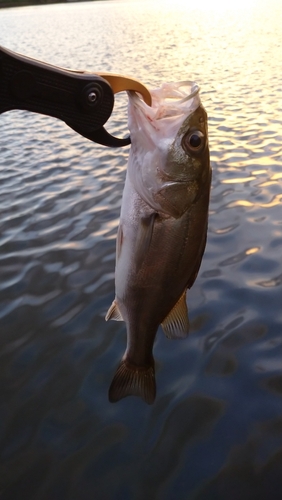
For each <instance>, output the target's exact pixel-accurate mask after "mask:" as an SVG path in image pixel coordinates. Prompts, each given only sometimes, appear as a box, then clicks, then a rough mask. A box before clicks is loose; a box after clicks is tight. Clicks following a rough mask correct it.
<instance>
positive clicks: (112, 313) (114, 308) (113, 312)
mask: <svg viewBox="0 0 282 500" xmlns="http://www.w3.org/2000/svg"><path fill="white" fill-rule="evenodd" d="M109 319H113V320H114V321H123V317H122V315H121V312H120V310H119V308H118V305H117V303H116V301H115V300H114V301H113V303H112V305H111V307H110V308H109V310H108V312H107V314H106V317H105V320H106V321H109Z"/></svg>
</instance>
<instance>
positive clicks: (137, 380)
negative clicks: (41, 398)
mask: <svg viewBox="0 0 282 500" xmlns="http://www.w3.org/2000/svg"><path fill="white" fill-rule="evenodd" d="M126 396H139V397H141V398H142V399H143V400H144V401H145V402H146V403H147V404H149V405H150V404H152V403H153V402H154V400H155V397H156V382H155V369H154V362H153V361H152V364H151V365H150V366H147V367H140V366H136V365H132V364H130V363H128V362H127V361H126V360H123V361H122V362H121V364H120V365H119V367H118V369H117V371H116V373H115V376H114V378H113V380H112V383H111V386H110V389H109V401H110V402H111V403H116V402H117V401H119V400H120V399H122V398H125V397H126Z"/></svg>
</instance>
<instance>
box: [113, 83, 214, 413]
mask: <svg viewBox="0 0 282 500" xmlns="http://www.w3.org/2000/svg"><path fill="white" fill-rule="evenodd" d="M128 94H129V107H128V125H129V131H130V135H131V148H130V152H129V160H128V167H127V172H126V179H125V185H124V191H123V197H122V205H121V214H120V222H119V227H118V233H117V241H116V268H115V299H114V301H113V303H112V304H111V306H110V308H109V310H108V312H107V314H106V318H105V319H106V321H108V320H116V321H124V322H125V324H126V332H127V346H126V350H125V353H124V355H123V357H122V360H121V362H120V364H119V366H118V368H117V371H116V373H115V375H114V378H113V380H112V383H111V385H110V388H109V401H110V402H117V401H119V400H120V399H122V398H124V397H126V396H130V395H133V396H139V397H141V398H142V399H143V400H144V401H145V402H146V403H148V404H152V403H153V402H154V400H155V397H156V381H155V367H154V357H153V346H154V341H155V337H156V334H157V331H158V329H159V326H161V328H162V330H163V331H164V333H165V335H166V337H168V338H169V339H182V338H186V337H187V335H188V333H189V317H188V308H187V301H186V293H187V290H188V289H189V288H191V286H192V285H193V283H194V281H195V279H196V277H197V274H198V271H199V268H200V265H201V261H202V257H203V254H204V250H205V246H206V239H207V227H208V208H209V198H210V187H211V168H210V156H209V145H208V124H207V113H206V111H205V109H204V107H203V106H202V103H201V100H200V97H199V87H198V86H197V85H196V84H194V83H193V82H173V83H163V84H162V85H161V86H160V87H158V88H157V89H153V90H151V96H152V106H151V107H150V106H148V105H147V104H146V103H145V102H144V101H143V100H142V98H141V97H140V96H139V95H138V94H137V93H134V92H129V93H128Z"/></svg>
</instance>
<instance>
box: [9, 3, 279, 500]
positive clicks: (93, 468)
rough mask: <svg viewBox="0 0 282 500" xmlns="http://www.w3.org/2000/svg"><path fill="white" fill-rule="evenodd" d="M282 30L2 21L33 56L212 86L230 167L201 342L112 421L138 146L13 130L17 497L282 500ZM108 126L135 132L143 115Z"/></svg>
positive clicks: (239, 7)
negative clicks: (117, 296) (127, 189)
mask: <svg viewBox="0 0 282 500" xmlns="http://www.w3.org/2000/svg"><path fill="white" fill-rule="evenodd" d="M226 3H227V2H226ZM281 23H282V7H281V4H280V3H279V1H277V2H275V0H270V2H265V5H264V3H263V2H260V1H259V0H253V1H252V0H249V1H247V0H246V1H245V2H240V1H239V0H238V1H237V2H233V3H232V4H231V6H229V7H227V6H226V5H224V4H222V2H220V1H219V0H215V2H214V3H213V4H212V5H210V4H209V3H208V2H207V1H205V0H202V1H201V2H199V6H198V7H197V6H195V2H189V1H187V2H180V1H179V0H175V1H174V2H168V1H167V2H165V1H164V2H160V3H158V2H156V3H154V4H152V3H147V2H139V3H138V2H123V1H116V2H111V1H109V2H104V3H103V2H89V3H78V4H75V3H73V4H69V5H63V4H61V5H59V4H58V5H52V6H38V7H26V8H18V9H2V10H1V11H0V44H1V45H4V46H6V47H8V48H10V49H12V50H16V51H18V52H22V53H25V54H26V55H29V56H31V57H35V58H40V59H43V60H46V61H48V62H50V63H53V64H58V65H61V66H65V67H72V68H75V69H87V70H93V71H95V70H97V71H114V72H121V73H125V74H131V75H133V76H135V77H137V78H140V79H141V80H143V81H144V82H145V83H147V84H148V85H152V86H154V85H158V84H160V83H161V82H163V81H167V80H178V79H193V80H196V81H197V82H198V83H199V84H200V86H201V96H202V101H203V103H204V105H205V107H206V109H207V112H208V115H209V134H210V150H211V162H212V168H213V183H212V196H211V204H210V219H209V232H208V242H207V248H206V252H205V256H204V259H203V262H202V267H201V270H200V273H199V276H198V278H197V281H196V283H195V285H194V287H193V288H192V290H191V291H190V292H189V297H188V299H189V300H188V302H189V308H190V318H191V322H192V328H191V335H190V336H189V338H188V339H187V340H185V341H182V342H181V341H174V342H172V341H169V340H167V339H165V338H164V336H163V335H162V334H161V332H160V333H159V335H158V336H157V340H156V344H155V351H154V352H155V358H156V364H157V366H156V369H157V383H158V395H157V399H156V402H155V404H154V405H153V406H151V407H149V406H147V405H145V404H144V403H143V402H142V401H141V400H139V399H136V398H127V399H125V400H122V401H121V402H119V403H118V404H115V405H112V404H110V403H108V400H107V391H108V386H109V384H110V381H111V379H112V376H113V373H114V371H115V368H116V366H117V363H118V361H119V359H120V357H121V355H122V353H123V351H124V348H125V342H126V338H125V337H126V336H125V328H124V325H123V324H122V323H116V322H109V323H105V321H104V315H105V312H106V310H107V308H108V306H109V304H110V303H111V301H112V299H113V296H114V266H115V238H116V231H117V225H118V219H119V210H120V204H121V196H122V190H123V182H124V178H125V171H126V164H127V156H128V148H125V149H120V150H108V149H106V148H103V147H100V146H98V145H95V144H92V143H91V142H89V141H87V140H86V139H84V138H82V137H80V136H78V135H77V134H75V133H74V132H73V131H72V130H70V129H69V128H68V127H67V126H65V125H64V124H63V123H61V122H59V121H56V120H53V119H51V118H49V117H43V116H40V115H36V114H31V113H27V112H23V111H21V112H20V111H13V112H10V113H6V114H3V115H1V116H0V128H1V135H0V137H1V140H0V211H1V220H0V228H1V232H0V339H1V344H0V346H1V347H0V356H1V363H0V383H1V392H0V398H1V413H0V439H1V441H0V443H1V444H0V451H1V462H0V496H1V499H4V500H6V499H7V500H8V499H12V500H16V499H24V500H25V499H28V500H37V499H40V500H49V499H50V500H56V499H60V500H65V499H66V500H88V499H89V500H90V499H91V500H92V499H95V500H108V499H110V500H113V499H114V500H132V499H134V500H143V499H147V498H148V499H152V500H155V499H157V500H175V499H177V500H190V499H197V500H218V499H219V500H225V499H228V500H233V499H234V500H237V499H240V500H241V499H243V500H249V499H251V500H253V499H254V500H255V499H256V500H257V499H259V500H260V499H266V498H267V499H271V500H273V499H275V500H276V499H277V500H278V499H280V498H281V495H282V480H281V467H282V399H281V398H282V349H281V344H282V335H281V321H282V312H281V311H282V308H281V304H282V300H281V298H282V297H281V296H282V293H281V292H282V263H281V254H282V208H281V202H282V152H281V142H282V127H281V124H282V118H281V116H282V92H281V89H282V76H281V46H282V30H281ZM111 130H115V131H116V132H117V133H118V134H120V135H122V134H124V133H125V132H126V100H123V99H118V100H117V107H116V112H115V114H114V116H113V118H112V120H111Z"/></svg>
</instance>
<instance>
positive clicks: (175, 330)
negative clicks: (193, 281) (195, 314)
mask: <svg viewBox="0 0 282 500" xmlns="http://www.w3.org/2000/svg"><path fill="white" fill-rule="evenodd" d="M162 328H163V331H164V333H165V335H166V337H167V338H169V339H183V338H186V337H187V335H188V333H189V318H188V308H187V304H186V290H185V291H184V292H183V294H182V295H181V297H180V299H179V300H178V301H177V302H176V304H175V306H174V307H173V308H172V310H171V311H170V313H169V314H168V315H167V317H166V318H165V319H164V321H163V322H162Z"/></svg>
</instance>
